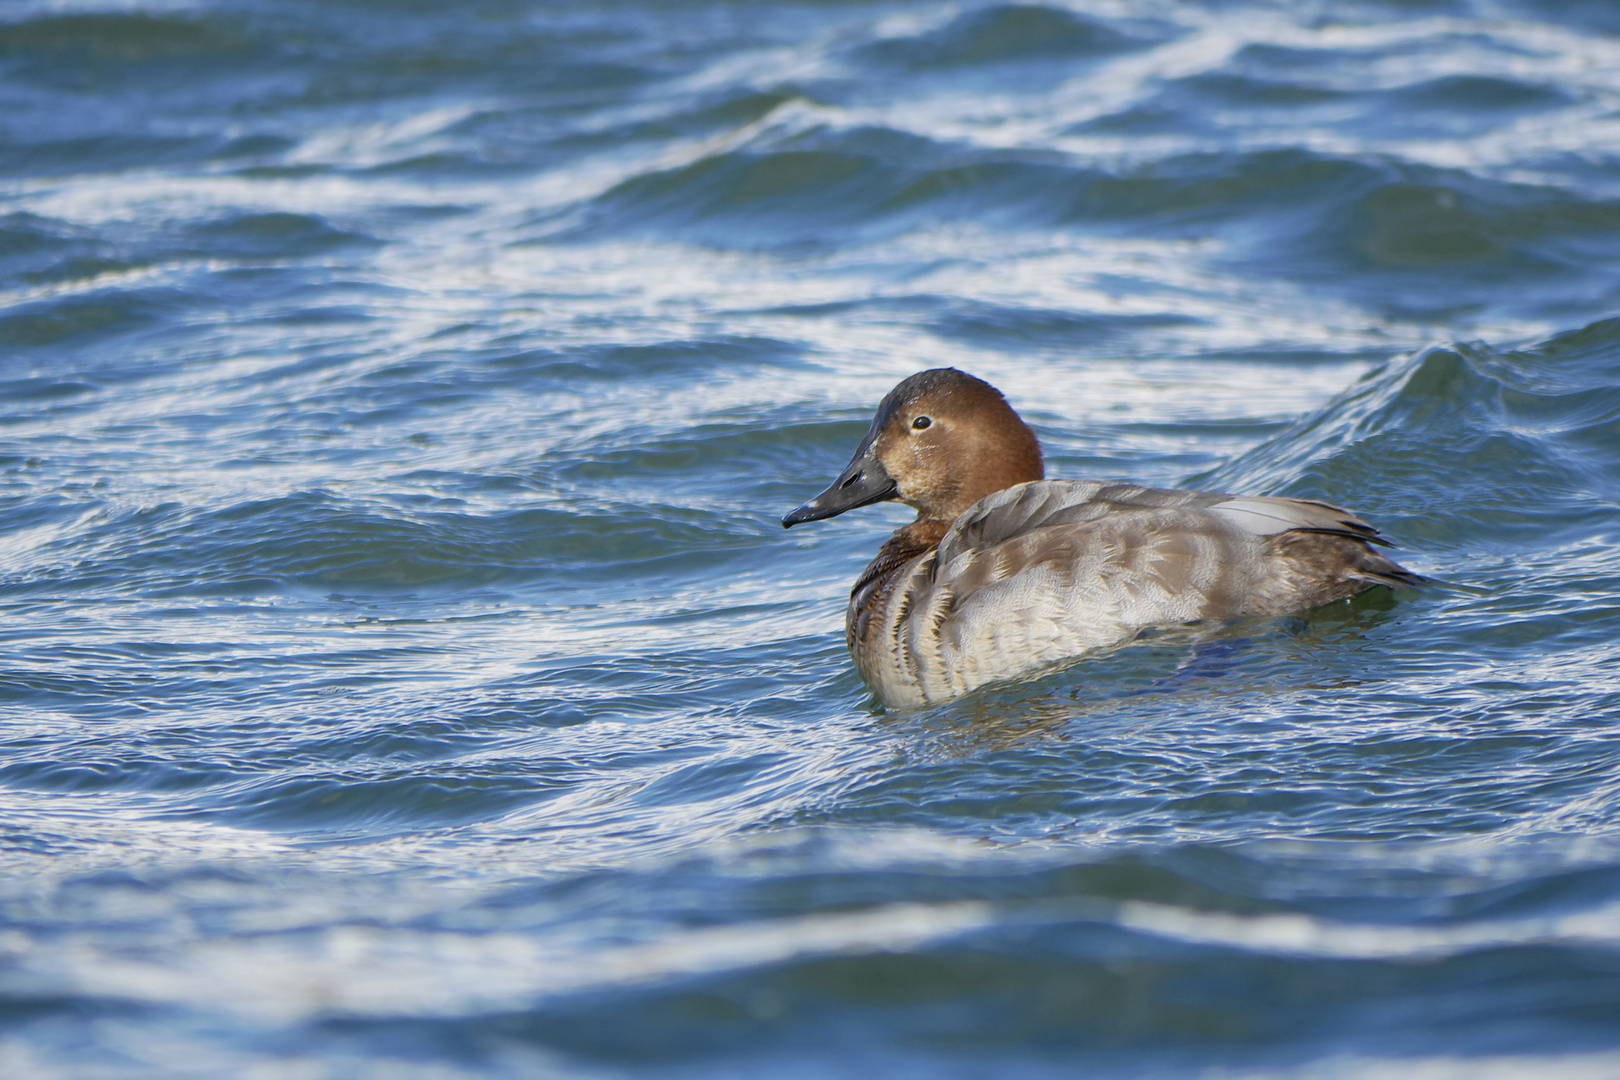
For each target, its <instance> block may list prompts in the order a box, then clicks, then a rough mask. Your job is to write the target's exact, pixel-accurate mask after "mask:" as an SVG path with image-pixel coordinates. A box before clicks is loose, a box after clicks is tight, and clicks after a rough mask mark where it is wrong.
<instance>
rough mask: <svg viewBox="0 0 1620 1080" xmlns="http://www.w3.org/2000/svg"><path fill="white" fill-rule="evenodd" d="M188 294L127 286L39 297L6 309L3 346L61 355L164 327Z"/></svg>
mask: <svg viewBox="0 0 1620 1080" xmlns="http://www.w3.org/2000/svg"><path fill="white" fill-rule="evenodd" d="M186 306H187V298H186V297H185V296H184V294H182V293H180V292H178V291H177V290H173V289H164V288H150V287H149V288H124V289H117V290H112V289H107V290H99V291H97V292H93V293H89V294H84V295H77V296H66V297H60V298H54V299H49V300H36V301H33V302H31V303H25V304H18V305H15V306H13V307H10V308H6V309H0V347H4V348H8V349H13V350H16V353H17V354H20V355H22V356H25V357H26V356H28V355H29V354H30V353H46V352H50V353H52V354H53V355H61V354H60V353H57V352H55V350H59V349H64V348H75V347H81V346H85V345H89V344H95V343H99V342H105V341H107V340H109V339H112V338H118V337H123V336H126V335H128V334H130V333H131V332H133V331H136V330H140V329H143V328H146V327H161V326H162V325H164V324H165V323H166V322H167V321H168V320H169V319H171V318H172V317H173V316H174V315H175V314H177V313H178V312H180V311H182V310H184V309H185V307H186Z"/></svg>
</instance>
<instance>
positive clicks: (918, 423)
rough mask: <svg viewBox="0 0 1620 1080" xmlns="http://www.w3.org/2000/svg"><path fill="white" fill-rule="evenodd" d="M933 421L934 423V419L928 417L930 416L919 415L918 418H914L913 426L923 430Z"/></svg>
mask: <svg viewBox="0 0 1620 1080" xmlns="http://www.w3.org/2000/svg"><path fill="white" fill-rule="evenodd" d="M932 423H933V421H932V420H930V419H928V417H926V416H919V417H917V419H915V420H913V421H912V422H911V426H912V427H914V428H916V429H917V430H918V431H921V430H922V429H923V428H925V427H927V426H928V425H929V424H932Z"/></svg>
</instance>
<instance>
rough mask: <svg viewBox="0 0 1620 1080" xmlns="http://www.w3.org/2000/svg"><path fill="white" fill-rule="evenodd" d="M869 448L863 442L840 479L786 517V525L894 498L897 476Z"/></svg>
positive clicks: (819, 518) (784, 522) (786, 526)
mask: <svg viewBox="0 0 1620 1080" xmlns="http://www.w3.org/2000/svg"><path fill="white" fill-rule="evenodd" d="M867 450H868V446H867V445H862V447H861V449H860V450H859V451H858V452H857V453H856V455H855V460H854V461H851V462H850V463H849V466H848V467H847V468H845V469H844V471H843V472H841V473H839V474H838V479H836V480H834V481H833V482H832V485H831V486H830V487H828V488H827V490H826V491H823V492H822V493H821V494H820V495H817V496H816V497H815V498H813V499H811V500H810V501H809V502H807V503H805V504H804V505H803V506H801V507H799V508H798V509H797V510H795V511H793V512H792V513H791V514H788V515H787V516H785V517H784V518H782V528H784V529H791V528H793V526H795V525H800V524H803V523H804V522H806V521H820V520H821V519H822V518H830V517H837V516H838V515H839V514H842V513H843V512H844V511H845V510H853V509H855V508H856V507H857V506H865V505H867V504H868V503H875V502H882V501H883V500H884V499H892V498H894V496H895V494H896V492H897V491H898V489H897V488H896V486H895V483H894V480H893V479H892V478H890V476H889V474H888V472H886V471H885V470H884V468H883V466H882V465H881V464H880V463H879V462H878V460H877V458H875V457H872V456H870V455H869V454H868V453H867Z"/></svg>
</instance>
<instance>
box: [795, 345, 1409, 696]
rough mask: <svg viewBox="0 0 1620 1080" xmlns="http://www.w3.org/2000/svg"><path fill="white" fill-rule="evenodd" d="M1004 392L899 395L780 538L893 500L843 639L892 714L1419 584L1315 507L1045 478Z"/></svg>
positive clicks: (948, 386)
mask: <svg viewBox="0 0 1620 1080" xmlns="http://www.w3.org/2000/svg"><path fill="white" fill-rule="evenodd" d="M1045 475H1046V474H1045V467H1044V465H1043V463H1042V460H1041V446H1040V443H1039V442H1038V441H1037V440H1036V438H1035V433H1034V432H1033V431H1031V430H1030V428H1029V425H1028V424H1026V423H1024V421H1023V420H1022V419H1021V418H1020V417H1019V415H1018V414H1017V413H1016V412H1014V411H1013V408H1012V406H1011V405H1009V404H1007V399H1006V398H1004V397H1002V395H1001V393H1000V391H998V390H997V389H996V388H995V387H993V386H991V385H990V384H989V383H987V382H984V381H983V380H982V379H977V378H974V377H973V376H972V375H969V374H967V373H966V372H962V371H958V370H956V369H955V368H936V369H934V370H932V371H923V372H919V373H918V374H916V375H913V376H911V377H910V378H908V379H906V380H905V381H904V382H902V383H900V385H898V386H896V387H895V388H894V389H893V390H891V391H889V393H888V395H887V396H886V397H884V399H883V401H882V403H881V404H879V405H878V410H877V415H876V416H875V417H873V419H872V426H871V427H870V428H868V429H867V432H866V437H865V438H863V439H862V440H861V443H860V445H859V446H857V447H856V448H855V456H854V457H853V458H851V459H850V463H849V465H848V467H846V468H845V469H844V471H843V472H841V473H839V475H838V478H837V479H836V480H834V481H833V482H832V484H831V486H829V487H828V488H827V490H825V491H823V492H822V493H821V494H820V495H817V496H816V497H815V498H813V499H811V500H810V501H809V502H807V503H805V504H804V505H803V506H800V507H798V508H797V509H795V510H793V511H792V512H791V513H789V514H787V515H786V516H785V517H783V518H782V525H783V527H784V528H791V527H792V526H794V525H799V524H802V523H803V522H806V521H819V520H821V519H823V518H830V517H835V516H837V515H839V514H842V513H844V512H845V511H846V510H853V509H855V508H856V507H859V506H866V505H868V504H871V503H876V502H883V501H885V500H888V499H899V500H900V501H901V502H903V503H905V504H906V505H907V506H910V507H913V508H914V509H915V510H916V511H917V520H915V521H913V522H911V523H910V524H909V525H906V526H904V527H903V528H900V529H897V530H896V531H895V533H894V535H892V536H890V537H889V539H888V540H887V542H885V543H884V545H883V547H882V548H881V549H880V550H879V551H878V555H877V558H875V559H873V560H872V562H871V565H869V566H868V567H867V568H866V570H865V571H864V572H863V573H862V574H861V576H860V578H859V579H857V580H856V582H855V587H854V589H853V590H851V592H850V596H849V611H848V614H847V617H846V622H845V625H846V629H847V633H848V640H849V650H850V653H851V655H852V656H853V657H854V658H855V667H856V669H857V670H858V671H859V672H860V675H861V678H862V679H864V680H865V681H866V684H867V686H869V687H871V689H872V691H873V692H874V693H875V694H876V695H877V697H878V699H879V700H880V701H882V702H883V703H884V704H885V705H887V706H890V707H893V708H908V707H914V706H919V705H926V704H929V703H933V702H938V701H943V700H945V699H948V698H952V697H955V696H957V695H958V694H963V693H966V692H968V691H970V690H973V689H975V688H977V687H979V686H982V685H984V684H986V683H990V682H995V681H999V680H1002V679H1009V678H1013V677H1015V676H1018V675H1024V674H1027V673H1029V672H1031V671H1033V670H1035V669H1037V668H1041V667H1045V666H1047V665H1050V664H1054V663H1057V662H1058V661H1062V660H1067V659H1072V658H1074V657H1076V656H1079V655H1081V654H1083V653H1086V652H1089V651H1091V650H1093V649H1099V648H1103V647H1106V646H1109V645H1116V644H1119V643H1121V642H1124V641H1127V640H1129V639H1130V638H1132V637H1133V636H1135V635H1136V634H1137V633H1138V632H1140V631H1141V630H1143V629H1145V628H1147V627H1152V626H1169V625H1175V624H1182V623H1193V622H1199V621H1204V620H1209V621H1218V620H1226V619H1235V618H1242V617H1247V616H1275V615H1286V614H1289V613H1292V612H1298V611H1304V610H1306V609H1307V608H1312V607H1316V606H1318V605H1320V604H1326V603H1329V602H1330V601H1334V600H1339V599H1343V598H1345V597H1349V596H1354V595H1355V594H1357V593H1359V592H1362V591H1364V590H1366V589H1370V588H1372V587H1374V586H1377V585H1404V586H1413V585H1417V584H1420V583H1422V582H1423V581H1424V580H1425V579H1424V578H1422V577H1421V576H1419V575H1417V574H1414V573H1412V572H1411V571H1409V570H1406V569H1404V568H1403V567H1401V566H1399V565H1397V564H1396V563H1395V562H1393V561H1391V560H1390V559H1388V558H1386V557H1385V556H1384V555H1383V554H1381V553H1380V552H1379V551H1378V550H1377V549H1376V548H1375V547H1374V546H1373V545H1375V544H1376V545H1383V546H1388V541H1386V540H1383V539H1382V538H1381V537H1380V536H1379V535H1378V531H1377V530H1376V529H1374V528H1373V527H1372V526H1371V525H1368V524H1367V523H1366V522H1365V521H1362V520H1361V519H1359V518H1357V517H1355V516H1354V515H1352V514H1351V513H1349V512H1348V511H1346V510H1342V509H1340V508H1339V507H1337V506H1333V505H1331V504H1329V503H1325V502H1317V501H1315V500H1314V499H1288V498H1280V497H1276V496H1262V495H1226V494H1220V493H1217V492H1209V491H1165V490H1161V489H1157V488H1147V487H1138V486H1137V485H1135V484H1126V483H1102V482H1098V481H1094V480H1047V479H1045Z"/></svg>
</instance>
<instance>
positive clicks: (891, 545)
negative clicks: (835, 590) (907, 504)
mask: <svg viewBox="0 0 1620 1080" xmlns="http://www.w3.org/2000/svg"><path fill="white" fill-rule="evenodd" d="M950 527H951V525H950V522H948V521H939V520H937V519H934V518H918V519H917V520H916V521H913V522H912V523H911V524H910V525H907V526H905V527H903V528H899V529H896V530H895V531H894V534H893V535H892V536H890V537H889V538H888V539H887V540H885V541H884V542H883V546H882V547H881V548H879V549H878V553H877V558H875V559H873V560H872V561H871V562H870V563H868V564H867V566H866V570H865V572H863V573H862V574H861V576H860V577H859V578H857V579H856V581H855V588H853V589H851V590H850V593H849V617H848V619H847V620H846V622H845V629H846V630H848V632H849V644H850V648H852V649H853V648H854V647H855V646H856V645H857V644H858V643H859V641H860V639H861V638H863V637H864V636H865V632H866V627H867V625H868V623H869V622H870V621H871V616H872V614H873V612H875V611H877V610H879V609H880V608H881V607H882V606H883V604H884V603H885V602H887V600H888V598H889V593H890V591H891V590H892V589H893V588H894V585H895V579H896V578H897V577H898V576H899V574H900V571H902V570H904V569H905V568H906V566H907V565H909V564H910V562H911V560H913V559H915V558H916V557H917V556H919V555H926V554H928V553H929V552H930V551H933V550H934V549H935V548H936V547H938V546H939V542H940V540H942V539H944V537H945V532H946V530H947V529H949V528H950Z"/></svg>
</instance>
